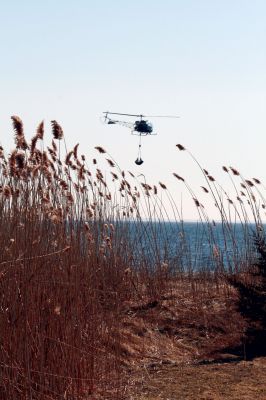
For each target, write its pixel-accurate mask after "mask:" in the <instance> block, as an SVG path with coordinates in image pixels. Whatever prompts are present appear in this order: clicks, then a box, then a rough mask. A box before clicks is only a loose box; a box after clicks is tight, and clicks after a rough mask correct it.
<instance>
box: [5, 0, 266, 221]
mask: <svg viewBox="0 0 266 400" xmlns="http://www.w3.org/2000/svg"><path fill="white" fill-rule="evenodd" d="M0 5H1V7H0V76H1V87H0V141H1V143H2V144H4V145H5V147H6V146H7V147H8V148H10V146H11V140H10V137H11V134H12V129H11V123H10V115H12V114H17V115H19V116H20V117H21V118H22V119H23V121H24V124H25V128H26V132H27V133H28V134H29V136H32V134H33V132H34V130H35V127H36V125H37V123H38V122H39V121H41V120H42V119H45V121H46V124H47V131H48V132H49V121H50V120H51V119H56V120H58V122H59V123H61V124H62V126H63V128H64V131H65V135H66V140H67V143H68V144H69V147H70V146H71V145H73V144H75V143H76V142H80V145H81V148H82V151H83V152H84V153H85V154H87V155H89V154H92V148H93V147H94V146H95V145H102V146H103V147H105V148H107V149H108V150H109V152H110V153H111V154H112V155H113V156H114V158H115V159H116V160H117V161H118V163H119V164H120V165H121V166H122V168H124V169H126V170H127V169H129V170H131V171H132V172H139V173H144V174H145V175H146V177H147V180H148V181H152V182H157V181H158V180H161V181H163V182H165V183H166V184H167V185H168V187H169V188H170V190H171V191H172V192H173V194H174V196H175V198H176V199H177V202H180V197H181V195H180V192H181V188H182V186H181V185H180V184H179V185H177V183H176V181H175V180H174V179H173V178H172V177H171V172H173V171H176V172H178V173H179V174H180V175H183V176H184V177H185V178H187V180H188V181H189V182H190V183H191V185H192V186H193V188H194V189H195V191H197V188H198V187H199V186H200V185H201V184H203V183H204V182H203V180H202V179H200V178H199V174H198V173H197V169H196V168H195V167H194V166H193V164H192V162H191V161H189V160H188V157H187V156H186V155H185V154H182V153H178V152H177V150H176V149H175V144H176V143H182V144H183V145H184V146H186V147H188V148H189V149H190V150H191V151H192V152H193V153H194V155H196V157H197V158H198V159H199V161H201V162H202V164H203V166H204V167H205V168H206V169H208V170H210V172H211V173H212V174H213V175H214V176H215V177H216V178H217V179H218V180H219V181H220V182H221V183H222V184H223V185H226V183H225V178H226V176H224V173H223V172H222V171H221V165H224V164H225V165H228V164H229V165H234V166H236V167H238V168H239V169H240V170H242V171H243V173H244V175H245V176H247V177H249V178H250V177H253V176H257V177H260V178H261V179H262V180H263V179H264V177H265V172H266V168H265V164H266V157H265V154H266V121H265V111H266V110H265V108H266V2H265V1H264V0H253V1H245V0H242V1H240V0H232V1H228V0H225V1H215V0H212V1H211V0H208V1H207V0H202V1H196V0H194V1H192V0H187V1H185V0H182V1H181V0H176V1H174V0H165V1H156V0H154V1H151V0H146V1H145V0H143V1H140V0H135V1H116V0H113V1H97V2H96V1H85V0H84V1H82V0H76V1H75V2H74V1H67V0H65V1H51V0H48V1H45V2H44V1H36V0H35V1H27V0H26V1H12V0H10V1H2V0H0ZM105 110H110V111H115V112H129V113H143V114H145V113H146V114H177V115H180V116H181V118H180V119H178V120H153V124H154V128H155V130H156V131H157V132H158V136H155V137H147V138H144V140H143V158H144V161H145V163H144V164H143V166H141V167H140V168H137V167H136V166H135V164H134V160H135V158H136V155H137V138H136V137H134V136H133V137H132V136H131V135H130V131H129V130H127V129H126V128H123V127H113V126H105V125H102V124H101V123H100V121H99V117H100V114H101V112H102V111H105ZM265 181H266V177H265ZM183 196H184V197H183V202H184V211H185V216H186V217H187V218H194V211H193V204H192V203H191V202H189V201H188V202H187V201H186V200H185V201H184V199H186V197H185V195H183ZM202 201H204V196H202ZM212 212H213V213H214V211H211V213H212ZM213 215H214V214H213Z"/></svg>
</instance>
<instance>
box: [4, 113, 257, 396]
mask: <svg viewBox="0 0 266 400" xmlns="http://www.w3.org/2000/svg"><path fill="white" fill-rule="evenodd" d="M12 121H13V127H14V133H15V148H14V149H13V150H12V151H11V153H10V154H9V155H8V156H6V154H5V152H4V149H3V148H0V246H1V253H0V330H1V337H0V374H1V380H0V397H1V399H3V400H10V399H12V400H13V399H14V400H17V399H34V400H35V399H36V400H44V399H50V400H56V399H71V400H72V399H73V400H74V399H82V400H83V399H97V398H99V399H100V398H102V399H108V398H110V399H116V398H117V399H126V398H129V397H130V390H132V382H134V379H133V380H132V379H131V378H132V376H133V377H134V376H136V377H137V376H138V374H139V373H142V371H143V370H146V371H148V370H149V368H153V367H155V368H157V366H158V365H163V364H165V365H167V364H169V365H170V364H171V363H172V364H176V363H180V362H182V363H185V362H188V361H189V362H191V361H195V360H199V359H206V358H207V359H214V358H215V357H217V354H219V352H221V351H222V350H223V349H225V348H227V347H230V346H233V345H235V344H237V343H240V341H241V336H242V335H243V332H244V329H245V321H244V320H242V319H241V318H240V317H239V314H237V311H236V307H235V300H236V292H235V291H234V290H233V289H232V288H231V286H230V285H229V283H228V281H227V277H228V274H231V273H242V274H243V273H245V272H244V271H245V269H246V267H247V266H248V265H249V264H250V262H251V260H253V258H254V254H253V250H252V248H251V243H252V238H251V237H250V235H249V232H248V229H247V226H248V223H249V221H250V219H249V218H250V217H249V214H250V211H251V215H252V216H253V220H254V222H255V229H257V230H259V231H260V230H261V217H260V211H261V210H260V206H259V205H260V204H261V202H262V201H263V204H262V205H264V197H263V194H262V190H261V189H259V188H258V185H260V181H259V180H258V179H256V180H255V178H254V179H253V181H251V180H246V179H244V178H242V177H241V175H240V173H239V172H238V171H236V170H235V169H233V168H231V171H232V173H233V175H234V176H236V177H237V178H239V179H240V184H241V189H242V190H244V191H245V193H244V192H242V190H240V189H237V187H236V184H235V183H234V188H236V193H237V196H238V197H239V196H242V195H241V193H244V196H245V197H246V199H247V207H248V208H249V214H248V212H247V209H246V208H245V207H244V206H243V204H242V202H238V203H237V204H236V202H235V201H233V200H231V202H230V203H229V204H230V207H231V209H228V207H227V206H225V205H224V202H223V199H224V197H222V196H221V193H223V196H226V198H227V197H228V196H227V194H226V193H224V192H222V191H221V188H219V187H218V183H217V182H216V180H215V178H213V177H212V176H211V175H210V174H209V173H208V172H207V171H206V170H204V169H202V167H201V166H200V165H199V163H198V162H197V160H196V159H195V158H194V157H193V156H192V155H191V154H190V153H189V154H190V155H191V156H192V158H193V160H194V161H196V163H197V165H198V166H199V167H200V169H201V171H202V173H203V176H204V180H205V186H203V190H204V193H205V194H207V195H210V196H213V201H215V203H216V204H217V208H218V210H219V212H220V215H221V220H222V227H223V235H224V236H223V240H224V245H225V257H224V255H222V252H221V249H220V248H219V246H218V244H217V240H216V236H215V227H214V226H213V225H212V224H211V222H210V221H209V218H208V215H207V212H206V210H205V209H204V206H203V204H202V203H201V201H200V200H199V199H198V198H197V196H196V194H195V193H194V191H193V190H192V188H191V187H190V186H189V184H188V183H187V181H186V180H185V179H184V178H182V177H180V176H179V175H178V174H176V173H175V174H174V176H175V177H176V178H177V180H178V181H180V183H181V184H182V185H185V188H186V189H187V190H188V191H189V193H190V195H191V198H192V199H193V201H194V203H195V206H196V208H197V211H198V214H199V219H200V221H201V222H202V224H203V225H202V226H203V227H204V229H205V230H206V232H207V235H208V244H209V248H210V249H211V256H210V259H209V261H210V265H211V269H210V268H206V265H205V266H204V265H202V264H199V262H198V260H199V259H200V257H201V256H202V253H201V252H202V246H201V242H200V240H201V239H200V237H199V238H197V241H196V242H197V249H198V250H197V251H198V253H197V257H196V259H195V260H194V261H193V259H192V255H191V250H190V248H189V246H188V242H189V238H186V233H185V231H184V226H183V222H182V218H181V216H182V210H179V209H178V208H177V206H176V204H175V202H174V200H173V198H172V197H171V194H170V193H169V191H168V189H167V186H166V185H165V184H164V183H162V182H159V184H158V186H156V185H150V184H148V183H147V182H142V181H139V180H138V178H136V177H135V176H134V175H133V174H132V173H131V172H125V171H122V170H121V169H120V168H119V166H118V165H117V164H116V163H115V161H114V160H112V158H111V157H110V155H109V154H108V153H107V152H106V151H105V150H104V149H103V148H102V147H100V146H97V147H96V150H97V151H98V153H99V154H100V157H104V158H103V159H101V161H100V162H99V161H98V160H97V159H96V158H93V160H92V161H91V162H87V160H86V157H85V155H83V154H81V155H79V147H78V145H76V146H75V147H74V148H73V149H72V150H70V151H68V150H67V148H66V143H65V141H64V135H63V130H62V127H61V126H60V125H59V124H58V123H57V122H56V121H52V126H51V128H52V129H51V131H52V135H53V139H52V141H51V144H50V145H49V146H47V147H45V146H44V124H43V123H41V124H40V125H39V126H38V127H37V130H36V133H35V135H34V136H33V137H32V139H31V141H30V142H29V141H27V138H26V137H25V134H24V129H23V123H22V121H21V119H20V118H19V117H17V116H13V117H12ZM177 147H178V149H179V150H182V151H184V152H188V151H187V150H186V149H185V148H184V147H183V146H182V145H178V146H177ZM106 157H107V158H106ZM103 162H104V163H105V164H104V165H105V167H104V168H106V166H108V168H109V170H108V171H107V172H106V170H105V169H104V170H102V169H101V168H100V165H101V163H103ZM229 171H230V169H229V168H227V169H226V171H225V172H226V173H228V174H229ZM236 172H237V173H236ZM230 178H231V179H232V177H231V176H230ZM253 182H254V183H253ZM255 194H256V195H257V198H259V200H260V202H259V201H258V200H257V198H256V197H255ZM242 197H243V196H242ZM239 198H240V197H239ZM163 199H164V200H163ZM166 202H167V205H166ZM169 206H170V208H171V209H172V213H173V215H175V218H176V220H175V222H176V224H175V225H174V227H172V228H171V229H172V230H173V232H171V234H174V235H176V237H177V238H178V240H177V241H176V243H175V248H174V254H175V257H173V256H172V255H171V252H170V250H172V251H173V248H172V247H171V246H172V236H171V235H170V234H169V226H168V225H167V222H169V220H170V218H169V215H168V212H167V210H168V209H169ZM262 209H263V207H262ZM232 210H234V213H233V212H232ZM233 214H234V215H233ZM236 215H237V216H238V217H239V219H240V221H241V224H242V225H241V226H242V228H243V235H244V240H245V252H244V253H243V254H240V252H239V249H238V247H237V243H236V237H235V230H234V222H233V221H234V218H235V216H236ZM154 220H156V221H157V223H156V224H154V223H153V222H154ZM229 242H230V243H233V244H234V246H233V249H234V253H233V256H230V257H231V258H230V257H229V258H226V257H227V256H228V252H227V249H228V248H229ZM203 267H204V268H203ZM202 368H203V367H202ZM129 370H130V372H131V373H130V374H128V371H129ZM163 373H164V370H162V374H163ZM149 374H150V373H149ZM133 386H134V385H133ZM154 398H155V397H154Z"/></svg>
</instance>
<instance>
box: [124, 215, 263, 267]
mask: <svg viewBox="0 0 266 400" xmlns="http://www.w3.org/2000/svg"><path fill="white" fill-rule="evenodd" d="M121 232H124V233H123V235H122V236H123V237H127V240H128V238H130V249H131V250H133V254H134V260H135V263H136V266H138V265H137V264H138V263H139V264H140V263H142V264H143V263H146V264H147V266H151V265H154V266H155V267H156V266H158V265H159V264H162V263H163V264H164V263H165V264H167V265H168V267H169V269H170V270H173V271H177V270H182V271H191V270H202V269H205V270H206V269H207V270H210V271H213V270H217V269H227V270H228V269H229V270H233V271H235V270H238V269H240V268H242V267H245V266H246V265H248V264H250V263H251V262H254V259H255V257H256V249H255V246H254V233H255V232H256V227H255V225H252V224H250V225H248V224H246V225H244V226H242V225H241V224H237V223H236V224H233V225H230V226H228V225H226V224H222V223H216V224H206V223H195V222H184V223H176V222H163V223H160V222H141V223H140V222H130V223H123V229H121ZM141 266H142V267H143V265H141Z"/></svg>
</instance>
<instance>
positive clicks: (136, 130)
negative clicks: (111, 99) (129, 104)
mask: <svg viewBox="0 0 266 400" xmlns="http://www.w3.org/2000/svg"><path fill="white" fill-rule="evenodd" d="M103 114H104V117H103V122H104V123H105V124H107V125H115V124H119V125H122V126H125V127H127V128H130V129H131V134H132V135H137V136H139V150H138V156H137V159H136V160H135V164H137V165H141V164H143V162H144V161H143V160H142V158H141V138H142V136H147V135H157V133H154V132H153V126H152V124H151V122H150V121H148V120H147V119H146V118H179V117H178V116H173V115H143V114H124V113H114V112H109V111H105V112H104V113H103ZM109 115H121V116H126V117H137V118H138V119H137V120H135V121H134V122H129V121H121V120H116V119H114V118H113V117H109ZM144 118H145V119H144Z"/></svg>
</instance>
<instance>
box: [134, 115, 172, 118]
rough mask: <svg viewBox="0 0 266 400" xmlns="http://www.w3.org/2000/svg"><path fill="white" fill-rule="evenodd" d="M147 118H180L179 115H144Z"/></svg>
mask: <svg viewBox="0 0 266 400" xmlns="http://www.w3.org/2000/svg"><path fill="white" fill-rule="evenodd" d="M142 117H146V118H180V117H179V116H178V115H142Z"/></svg>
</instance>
